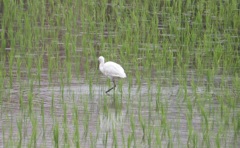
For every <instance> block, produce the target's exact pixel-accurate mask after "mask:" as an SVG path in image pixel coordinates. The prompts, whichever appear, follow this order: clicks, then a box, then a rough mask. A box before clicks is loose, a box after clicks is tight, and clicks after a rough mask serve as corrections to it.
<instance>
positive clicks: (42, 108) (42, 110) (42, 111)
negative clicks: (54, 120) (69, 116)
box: [41, 99, 45, 140]
mask: <svg viewBox="0 0 240 148" xmlns="http://www.w3.org/2000/svg"><path fill="white" fill-rule="evenodd" d="M41 117H42V131H43V139H44V140H45V113H44V99H42V101H41Z"/></svg>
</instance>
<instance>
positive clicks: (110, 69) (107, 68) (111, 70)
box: [98, 56, 127, 93]
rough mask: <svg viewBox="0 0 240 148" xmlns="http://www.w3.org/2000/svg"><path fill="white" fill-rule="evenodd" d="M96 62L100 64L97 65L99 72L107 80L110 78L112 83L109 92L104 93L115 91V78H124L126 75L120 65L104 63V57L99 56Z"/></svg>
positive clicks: (110, 62) (109, 62)
mask: <svg viewBox="0 0 240 148" xmlns="http://www.w3.org/2000/svg"><path fill="white" fill-rule="evenodd" d="M98 61H99V62H100V64H99V70H100V71H101V72H102V73H103V74H104V75H105V76H107V77H108V78H110V79H111V80H112V82H113V87H112V88H110V89H109V90H107V91H106V93H108V92H109V91H110V90H112V89H115V87H116V84H115V78H126V77H127V76H126V74H125V72H124V69H123V68H122V66H121V65H119V64H117V63H115V62H112V61H108V62H106V63H104V57H103V56H100V57H99V58H98Z"/></svg>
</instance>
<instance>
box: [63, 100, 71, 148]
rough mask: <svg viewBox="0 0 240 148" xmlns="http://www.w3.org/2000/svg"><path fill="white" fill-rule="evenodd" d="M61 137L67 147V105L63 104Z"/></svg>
mask: <svg viewBox="0 0 240 148" xmlns="http://www.w3.org/2000/svg"><path fill="white" fill-rule="evenodd" d="M63 129H64V133H63V137H64V146H66V147H69V146H70V145H69V135H68V122H67V105H66V103H64V104H63Z"/></svg>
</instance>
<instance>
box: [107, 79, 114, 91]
mask: <svg viewBox="0 0 240 148" xmlns="http://www.w3.org/2000/svg"><path fill="white" fill-rule="evenodd" d="M112 82H113V87H112V88H110V89H109V90H107V91H106V93H108V92H109V91H111V90H112V89H115V87H116V84H115V80H114V79H112Z"/></svg>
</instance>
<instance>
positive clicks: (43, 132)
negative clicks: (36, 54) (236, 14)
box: [0, 72, 240, 147]
mask: <svg viewBox="0 0 240 148" xmlns="http://www.w3.org/2000/svg"><path fill="white" fill-rule="evenodd" d="M44 75H47V73H46V74H44V73H43V76H44ZM92 75H95V76H97V77H98V78H95V79H94V80H93V81H92V84H91V85H90V84H89V82H88V81H86V80H85V78H84V77H81V78H80V79H77V78H75V77H73V78H72V82H71V83H70V84H66V85H64V86H61V84H60V82H58V81H57V80H56V81H54V80H53V81H54V82H52V83H49V81H48V79H47V78H45V79H42V81H41V84H40V85H38V84H37V83H36V84H35V83H34V84H33V92H32V95H33V105H32V114H31V115H30V113H29V108H28V102H29V100H28V98H29V93H30V92H31V91H30V87H29V80H28V79H22V80H21V85H20V83H17V82H16V80H15V82H16V83H14V84H13V87H12V89H10V90H9V89H6V90H5V91H4V93H5V98H4V99H3V102H2V106H1V108H0V112H1V120H0V124H1V126H0V131H1V132H2V133H1V134H0V139H2V140H1V141H0V147H6V146H10V145H11V142H13V143H14V145H17V144H16V143H19V139H20V135H19V128H18V126H19V123H22V132H21V134H22V141H21V142H22V146H23V147H27V146H28V145H29V143H31V141H32V140H33V139H32V138H31V137H32V134H33V126H32V121H33V120H34V121H36V123H37V135H36V136H37V143H36V144H37V147H53V146H54V136H53V128H54V125H55V123H56V122H57V123H59V144H60V146H61V147H63V146H66V145H64V122H63V120H64V110H63V108H64V105H65V106H66V113H65V115H66V122H67V133H68V144H69V146H70V147H74V145H75V141H74V137H75V133H76V127H75V124H74V118H75V112H74V107H76V108H77V113H78V114H77V116H78V128H79V129H78V131H79V137H80V138H79V140H80V145H81V146H82V147H90V146H91V145H94V146H96V147H105V146H107V147H114V145H115V143H117V145H118V146H119V147H123V146H124V145H125V146H127V142H128V139H129V137H131V135H134V138H133V139H134V140H132V143H131V144H130V146H131V147H132V146H133V145H134V144H135V145H136V146H137V147H139V146H140V147H150V145H152V146H154V145H156V140H155V139H156V136H155V135H156V133H155V132H156V129H158V130H159V134H160V137H161V145H162V146H163V147H166V146H169V145H171V146H173V147H174V146H177V145H182V146H184V147H185V146H186V144H189V145H190V146H191V145H192V142H191V141H189V135H190V134H193V135H194V134H195V135H196V136H195V138H196V139H197V141H198V143H197V145H198V146H201V144H202V143H203V139H204V138H203V137H204V134H206V130H203V129H204V126H205V124H204V119H203V116H202V115H201V113H200V111H199V109H198V107H197V105H196V104H197V102H201V103H203V104H204V105H203V106H204V108H205V109H206V111H207V112H206V113H209V115H208V120H209V121H208V123H209V127H211V128H209V133H210V134H209V136H213V137H216V132H217V131H218V130H219V128H220V127H219V125H218V124H219V120H220V119H219V118H220V116H219V114H220V112H219V111H220V110H219V108H220V105H219V103H218V100H217V97H218V96H221V95H222V94H221V93H222V92H221V89H220V88H217V87H216V88H214V89H213V90H212V91H211V92H209V93H207V95H206V91H207V90H206V87H205V86H204V85H203V86H198V87H197V89H196V92H194V91H193V90H192V87H190V86H187V88H183V87H182V86H181V85H179V84H177V83H176V84H174V83H173V84H171V85H168V84H167V85H166V86H164V84H162V85H161V88H160V89H159V87H158V86H157V85H158V83H157V82H158V81H159V82H160V79H161V80H162V79H168V78H166V77H165V78H164V77H162V78H153V81H152V83H151V86H150V88H149V86H148V85H147V83H144V82H143V83H142V84H141V86H140V87H139V86H138V85H137V84H136V83H133V85H131V86H129V85H128V79H125V80H123V81H122V84H123V85H122V91H120V90H121V89H120V88H117V89H116V90H115V94H114V93H113V92H112V93H110V95H106V94H105V90H107V88H108V87H110V86H109V85H108V83H106V82H107V79H106V78H105V77H104V76H102V75H101V74H100V73H98V74H97V75H96V73H95V72H93V73H92ZM219 77H221V76H219ZM134 81H135V80H134ZM216 81H217V77H216ZM109 84H110V83H109ZM159 91H160V94H161V95H160V111H157V108H158V107H157V105H156V99H157V98H158V93H159ZM194 93H197V94H198V95H199V96H200V97H199V98H200V99H202V100H197V101H196V99H195V98H194V96H195V94H194ZM21 94H22V96H23V105H24V106H25V107H23V108H21V107H20V96H21ZM186 96H187V98H189V99H190V101H191V102H192V110H193V112H192V113H193V115H192V123H191V125H192V128H193V129H194V133H190V132H189V125H188V120H187V118H188V115H189V109H188V108H187V101H186V100H185V99H184V98H185V97H186ZM205 98H209V99H205ZM115 99H117V100H115ZM114 100H115V102H114ZM139 100H141V101H139ZM211 110H212V111H213V112H214V113H211ZM237 110H238V111H239V107H238V108H237ZM43 114H44V116H43ZM139 114H141V118H142V119H143V120H144V123H145V130H143V128H142V125H141V123H140V121H139V117H140V116H139ZM229 116H232V117H234V116H235V115H234V112H232V114H229ZM86 119H87V120H88V121H87V120H86ZM43 120H44V122H43ZM86 121H87V123H86ZM133 124H134V130H133V128H132V127H133ZM86 125H87V126H86ZM230 125H231V123H230ZM166 131H167V132H166ZM114 134H115V137H116V139H114V136H113V135H114ZM168 134H170V136H169V135H168ZM150 137H151V138H150ZM221 138H223V139H224V140H223V141H221V144H222V145H224V146H234V145H235V146H236V145H239V144H240V142H239V141H238V142H237V143H236V140H234V130H233V127H231V126H230V127H229V128H228V130H227V131H224V135H223V137H221ZM209 139H210V141H209V142H210V145H212V146H214V145H215V138H211V137H210V138H209ZM3 142H4V143H3Z"/></svg>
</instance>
